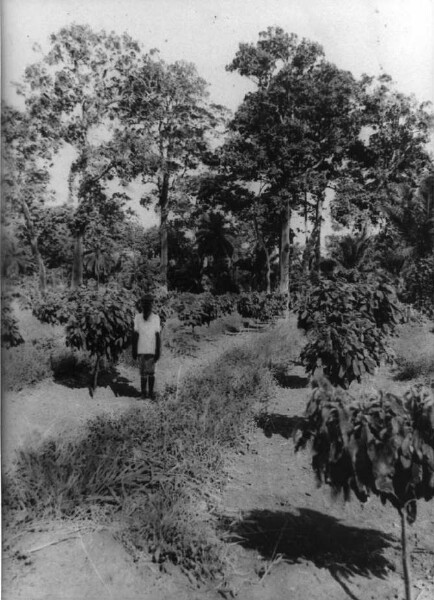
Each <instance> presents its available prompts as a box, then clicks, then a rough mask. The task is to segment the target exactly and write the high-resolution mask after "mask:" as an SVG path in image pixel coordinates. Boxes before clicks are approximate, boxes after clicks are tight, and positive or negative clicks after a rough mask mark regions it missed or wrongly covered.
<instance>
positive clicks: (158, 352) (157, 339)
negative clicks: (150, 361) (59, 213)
mask: <svg viewBox="0 0 434 600" xmlns="http://www.w3.org/2000/svg"><path fill="white" fill-rule="evenodd" d="M160 356H161V334H160V332H159V331H157V332H156V333H155V360H156V361H157V360H158V359H159V358H160Z"/></svg>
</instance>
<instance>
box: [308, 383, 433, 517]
mask: <svg viewBox="0 0 434 600" xmlns="http://www.w3.org/2000/svg"><path fill="white" fill-rule="evenodd" d="M307 442H311V443H312V453H313V457H312V467H313V469H314V471H315V473H316V475H317V477H318V481H319V482H320V483H327V484H329V485H330V486H331V487H332V488H333V489H334V491H335V492H336V493H338V492H343V493H344V495H345V497H346V498H349V495H350V492H351V491H352V492H354V494H355V495H356V497H357V498H358V499H359V500H360V501H362V502H365V501H366V500H367V499H368V497H369V495H370V494H371V493H373V494H375V495H377V496H379V497H380V499H381V500H382V502H383V503H385V502H390V503H391V504H392V505H393V506H394V507H395V508H397V509H398V510H402V511H404V510H405V511H406V513H407V517H408V519H409V520H410V521H414V519H415V518H416V500H418V499H419V498H424V499H425V500H430V499H431V498H433V497H434V399H433V397H432V395H431V394H430V393H429V391H428V390H424V389H423V388H416V389H412V390H410V391H409V392H407V393H406V394H405V395H404V396H403V397H399V396H395V395H393V394H390V393H382V392H379V393H378V394H375V395H373V396H372V397H370V398H367V399H366V400H364V401H360V400H355V399H354V398H352V397H351V396H349V395H348V394H347V393H346V392H344V391H341V390H336V389H334V388H333V387H332V386H331V385H329V386H327V385H321V387H319V388H317V389H315V390H314V392H313V394H312V397H311V399H310V400H309V403H308V406H307V408H306V416H305V422H304V425H303V427H302V429H301V431H300V434H299V439H298V441H297V445H296V448H297V449H300V448H303V447H305V446H306V444H307Z"/></svg>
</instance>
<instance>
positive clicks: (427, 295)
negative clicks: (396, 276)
mask: <svg viewBox="0 0 434 600" xmlns="http://www.w3.org/2000/svg"><path fill="white" fill-rule="evenodd" d="M402 296H403V300H404V301H405V302H409V303H411V304H413V305H414V306H415V308H417V309H418V310H420V311H421V312H423V313H425V314H426V315H427V316H428V317H430V318H434V257H433V256H431V257H428V258H420V259H419V260H417V261H415V262H414V263H412V264H411V266H410V267H409V268H408V269H406V272H405V281H404V290H403V293H402Z"/></svg>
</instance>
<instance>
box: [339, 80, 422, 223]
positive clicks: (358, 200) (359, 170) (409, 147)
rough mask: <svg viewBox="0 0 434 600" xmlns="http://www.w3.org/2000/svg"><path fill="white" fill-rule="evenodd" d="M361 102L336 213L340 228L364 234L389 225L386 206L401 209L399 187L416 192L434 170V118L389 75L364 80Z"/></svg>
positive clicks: (341, 181) (340, 183) (341, 182)
mask: <svg viewBox="0 0 434 600" xmlns="http://www.w3.org/2000/svg"><path fill="white" fill-rule="evenodd" d="M360 100H361V103H362V106H363V107H364V110H363V113H362V130H361V133H360V135H359V136H358V138H357V140H356V141H355V142H354V144H352V145H351V147H350V150H349V155H348V161H347V164H346V176H345V177H342V178H341V180H340V181H339V184H338V185H337V186H336V195H335V197H334V200H333V202H332V206H331V208H332V216H333V218H334V219H335V220H336V221H337V222H338V223H340V224H342V225H345V226H349V227H354V228H358V229H363V227H364V225H365V223H366V222H368V223H373V224H375V225H378V224H380V223H381V222H382V221H383V218H384V210H383V209H384V207H385V206H396V205H399V204H400V202H401V200H400V195H399V194H397V193H396V189H397V186H398V187H401V186H402V185H404V186H406V187H410V188H416V187H417V185H418V183H419V181H420V178H421V176H422V174H423V173H424V171H425V170H427V169H429V168H430V165H432V163H431V161H430V158H429V152H428V150H427V144H428V142H429V141H430V135H431V134H432V131H433V113H432V111H431V109H430V107H429V104H428V103H426V102H422V103H420V102H418V101H417V100H416V99H415V98H414V97H412V96H405V95H404V94H401V93H399V92H397V91H396V89H395V88H394V86H393V82H392V80H391V78H390V77H389V76H387V75H383V76H381V77H379V78H378V79H376V78H373V77H367V76H365V77H363V78H362V81H361V98H360Z"/></svg>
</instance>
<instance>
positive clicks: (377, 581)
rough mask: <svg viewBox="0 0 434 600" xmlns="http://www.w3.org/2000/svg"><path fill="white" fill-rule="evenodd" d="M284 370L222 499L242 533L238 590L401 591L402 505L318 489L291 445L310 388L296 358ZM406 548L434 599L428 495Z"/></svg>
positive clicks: (433, 510)
mask: <svg viewBox="0 0 434 600" xmlns="http://www.w3.org/2000/svg"><path fill="white" fill-rule="evenodd" d="M382 377H384V373H383V374H382ZM286 379H287V381H286V386H287V387H281V388H280V390H279V393H278V395H277V396H276V397H275V399H274V401H273V402H272V404H271V405H270V409H269V414H268V415H267V417H266V418H264V419H261V421H260V422H259V424H258V425H259V426H258V428H257V429H256V431H253V432H252V434H251V439H250V440H249V441H250V448H251V451H250V452H249V453H247V454H244V455H241V456H239V457H238V458H237V460H236V462H235V463H234V464H233V465H232V467H231V471H230V482H229V485H228V486H227V489H226V493H225V496H224V498H223V509H222V511H223V513H224V514H225V515H226V520H225V521H226V522H225V528H226V530H227V531H228V532H232V533H233V534H234V539H240V538H241V544H240V547H239V550H238V564H237V566H236V567H235V568H236V570H238V572H239V573H238V575H236V576H235V577H234V581H233V585H234V587H235V588H236V590H237V598H239V600H256V599H257V600H268V599H269V600H284V599H285V600H287V599H288V598H291V599H293V600H302V599H303V600H304V599H305V598H309V599H310V600H317V599H318V600H320V599H321V600H322V599H323V598H327V599H331V600H344V599H348V598H351V599H353V600H371V599H372V600H377V599H381V600H392V599H401V598H403V597H404V593H403V583H402V579H401V573H402V569H401V558H400V543H399V539H400V528H399V517H398V514H397V513H396V511H395V510H394V509H393V508H391V507H383V506H382V505H381V503H380V502H379V500H378V499H376V498H373V499H372V500H370V501H369V502H368V503H367V504H366V505H361V504H360V503H359V502H358V501H357V500H353V501H352V502H350V503H344V502H343V500H341V499H333V498H332V497H331V495H330V492H329V490H328V489H327V488H325V487H324V488H319V489H318V488H317V486H316V482H315V480H314V477H313V474H312V469H311V467H310V457H309V455H308V453H307V452H301V453H298V454H295V453H294V443H293V440H292V433H293V430H294V428H295V427H296V425H297V421H298V418H299V417H300V415H302V414H303V412H304V409H305V406H306V401H307V398H308V395H309V390H308V389H307V388H303V387H301V386H302V385H303V381H304V372H303V370H302V369H300V368H297V367H295V368H293V369H292V370H291V371H290V373H289V375H288V377H287V378H286ZM401 386H402V384H401ZM410 548H411V550H412V568H413V572H414V593H415V595H414V597H415V598H416V597H417V598H418V600H433V599H434V507H433V506H432V503H431V504H428V503H426V502H423V501H421V502H420V503H419V514H418V520H417V521H416V524H415V525H414V526H413V527H411V528H410Z"/></svg>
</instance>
